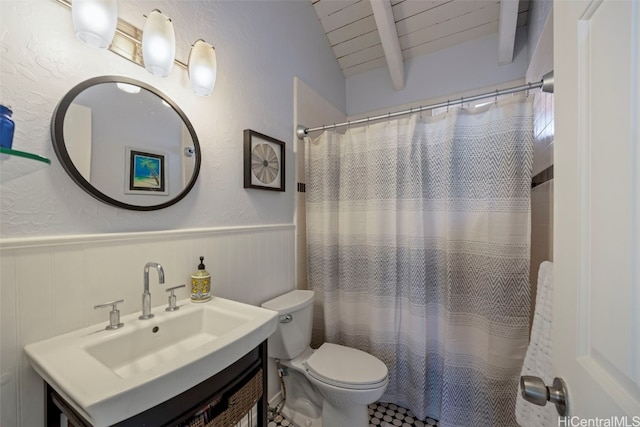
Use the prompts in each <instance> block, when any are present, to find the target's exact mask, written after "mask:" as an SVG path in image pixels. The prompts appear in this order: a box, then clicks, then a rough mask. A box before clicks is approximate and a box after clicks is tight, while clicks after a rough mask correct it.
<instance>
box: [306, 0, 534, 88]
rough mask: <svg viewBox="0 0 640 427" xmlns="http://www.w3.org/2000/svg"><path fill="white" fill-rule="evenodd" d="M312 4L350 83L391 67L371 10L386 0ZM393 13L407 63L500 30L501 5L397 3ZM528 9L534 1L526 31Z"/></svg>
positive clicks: (461, 0)
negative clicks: (370, 73) (350, 78)
mask: <svg viewBox="0 0 640 427" xmlns="http://www.w3.org/2000/svg"><path fill="white" fill-rule="evenodd" d="M311 1H312V3H313V6H314V8H315V11H316V13H317V15H318V18H320V22H321V23H322V26H323V27H324V30H325V33H326V35H327V37H328V38H329V42H330V43H331V46H332V47H333V51H334V53H335V55H336V58H337V59H338V63H339V64H340V67H341V68H342V71H343V73H344V75H345V77H349V76H353V75H356V74H360V73H364V72H366V71H369V70H372V69H374V68H379V67H384V66H386V65H387V61H386V59H385V53H384V51H383V46H382V42H381V40H380V34H379V32H378V28H377V26H376V20H375V18H374V13H373V9H372V7H371V1H380V0H311ZM386 1H388V0H386ZM502 1H507V0H502ZM391 9H392V11H393V18H394V20H395V26H396V30H397V33H398V39H399V41H400V48H401V50H402V56H403V58H404V60H407V59H408V58H413V57H415V56H420V55H424V54H427V53H431V52H434V51H437V50H440V49H446V48H448V47H451V46H454V45H456V44H459V43H463V42H466V41H469V40H472V39H476V38H480V37H484V36H487V35H489V34H492V33H497V32H498V30H499V25H500V0H391ZM528 9H529V0H520V2H519V5H518V16H517V27H521V26H524V25H526V23H527V12H528ZM514 10H515V9H514ZM497 60H498V52H497V51H496V61H497Z"/></svg>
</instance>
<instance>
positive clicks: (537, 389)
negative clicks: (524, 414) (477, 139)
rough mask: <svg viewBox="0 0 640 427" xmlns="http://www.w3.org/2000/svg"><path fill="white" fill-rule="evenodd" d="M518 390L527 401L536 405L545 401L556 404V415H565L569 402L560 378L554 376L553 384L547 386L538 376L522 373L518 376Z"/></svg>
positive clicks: (545, 402)
mask: <svg viewBox="0 0 640 427" xmlns="http://www.w3.org/2000/svg"><path fill="white" fill-rule="evenodd" d="M520 390H521V391H522V397H523V398H524V400H526V401H527V402H531V403H533V404H535V405H538V406H544V405H546V404H547V402H551V403H553V404H555V405H556V410H557V411H558V415H560V416H562V417H563V416H565V415H567V412H568V410H567V408H568V406H569V402H568V400H567V398H568V393H567V385H566V384H565V382H564V381H563V380H562V378H557V377H556V378H554V379H553V385H552V386H551V387H547V386H546V385H545V384H544V381H542V378H540V377H533V376H529V375H523V376H521V377H520Z"/></svg>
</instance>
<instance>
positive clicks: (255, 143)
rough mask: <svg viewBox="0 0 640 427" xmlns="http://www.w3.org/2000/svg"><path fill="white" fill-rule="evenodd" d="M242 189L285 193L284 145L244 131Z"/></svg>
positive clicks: (257, 133)
mask: <svg viewBox="0 0 640 427" xmlns="http://www.w3.org/2000/svg"><path fill="white" fill-rule="evenodd" d="M244 188H256V189H259V190H271V191H285V143H284V142H282V141H279V140H277V139H275V138H271V137H270V136H267V135H264V134H261V133H260V132H256V131H254V130H251V129H245V130H244Z"/></svg>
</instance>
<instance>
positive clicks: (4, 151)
mask: <svg viewBox="0 0 640 427" xmlns="http://www.w3.org/2000/svg"><path fill="white" fill-rule="evenodd" d="M50 164H51V160H49V159H47V158H46V157H41V156H38V155H37V154H32V153H27V152H26V151H18V150H11V149H9V148H2V147H0V183H2V184H4V183H5V182H8V181H11V180H12V179H15V178H18V177H21V176H23V175H28V174H30V173H32V172H35V171H37V170H40V169H44V168H45V167H47V166H49V165H50Z"/></svg>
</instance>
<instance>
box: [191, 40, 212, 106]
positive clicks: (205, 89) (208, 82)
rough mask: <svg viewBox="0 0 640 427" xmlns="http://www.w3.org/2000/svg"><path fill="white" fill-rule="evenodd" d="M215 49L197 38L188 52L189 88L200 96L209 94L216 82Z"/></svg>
mask: <svg viewBox="0 0 640 427" xmlns="http://www.w3.org/2000/svg"><path fill="white" fill-rule="evenodd" d="M216 68H217V61H216V51H215V49H214V48H213V46H211V45H210V44H209V43H207V42H205V41H204V40H198V41H197V42H195V44H194V45H193V47H191V53H189V80H190V81H191V88H192V89H193V91H194V92H195V93H196V95H200V96H209V95H210V94H211V92H212V91H213V86H214V85H215V84H216Z"/></svg>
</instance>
